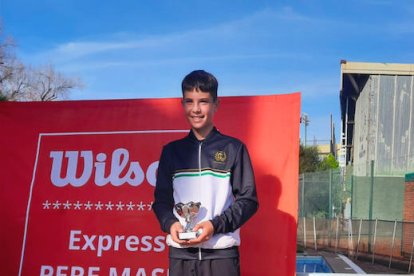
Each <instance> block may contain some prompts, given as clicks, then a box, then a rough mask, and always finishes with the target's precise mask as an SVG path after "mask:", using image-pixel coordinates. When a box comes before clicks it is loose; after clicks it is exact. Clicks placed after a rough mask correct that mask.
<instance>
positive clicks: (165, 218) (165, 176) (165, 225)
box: [152, 146, 178, 233]
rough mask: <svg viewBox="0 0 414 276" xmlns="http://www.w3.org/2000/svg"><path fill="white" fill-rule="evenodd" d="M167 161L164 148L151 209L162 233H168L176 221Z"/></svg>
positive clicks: (166, 153)
mask: <svg viewBox="0 0 414 276" xmlns="http://www.w3.org/2000/svg"><path fill="white" fill-rule="evenodd" d="M170 166H171V163H170V160H169V154H168V147H167V146H165V147H164V148H163V150H162V153H161V158H160V161H159V164H158V172H157V182H156V185H155V191H154V203H153V205H152V209H153V210H154V212H155V215H156V216H157V219H158V221H159V223H160V226H161V229H162V231H164V232H166V233H169V232H170V228H171V225H172V224H173V223H174V222H176V221H178V219H177V218H176V217H175V216H174V214H173V208H174V197H173V184H172V170H171V169H170Z"/></svg>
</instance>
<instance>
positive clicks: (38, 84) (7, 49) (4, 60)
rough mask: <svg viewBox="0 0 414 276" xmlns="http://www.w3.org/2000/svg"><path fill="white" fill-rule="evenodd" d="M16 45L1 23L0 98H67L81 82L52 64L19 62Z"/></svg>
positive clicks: (13, 99)
mask: <svg viewBox="0 0 414 276" xmlns="http://www.w3.org/2000/svg"><path fill="white" fill-rule="evenodd" d="M14 49H15V44H14V43H13V40H12V39H11V38H10V37H4V35H3V33H2V29H1V26H0V101H5V100H6V101H53V100H58V99H66V98H67V97H68V95H69V92H70V90H72V89H74V88H81V87H82V82H81V81H80V80H79V79H76V78H69V77H66V76H64V75H63V74H61V73H59V72H57V71H56V70H55V69H54V67H53V65H46V66H41V67H38V68H34V67H31V66H26V65H24V64H23V63H22V62H20V61H19V60H18V59H17V58H16V56H15V54H14Z"/></svg>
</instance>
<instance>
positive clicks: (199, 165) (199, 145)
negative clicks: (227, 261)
mask: <svg viewBox="0 0 414 276" xmlns="http://www.w3.org/2000/svg"><path fill="white" fill-rule="evenodd" d="M202 145H203V142H199V144H198V173H199V177H201V146H202ZM198 260H200V261H201V260H202V256H201V247H200V246H199V247H198Z"/></svg>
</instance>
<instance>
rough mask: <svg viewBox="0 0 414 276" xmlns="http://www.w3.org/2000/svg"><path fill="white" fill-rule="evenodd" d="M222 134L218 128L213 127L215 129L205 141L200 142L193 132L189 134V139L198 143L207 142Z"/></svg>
mask: <svg viewBox="0 0 414 276" xmlns="http://www.w3.org/2000/svg"><path fill="white" fill-rule="evenodd" d="M219 133H220V132H219V131H218V130H217V128H216V127H213V129H212V130H211V131H210V133H209V134H208V135H207V137H206V138H204V139H203V140H198V139H197V137H196V136H195V134H194V132H193V130H190V133H189V134H188V137H189V138H190V139H191V140H193V141H196V142H206V141H209V140H211V139H212V138H213V137H214V136H216V135H217V134H219Z"/></svg>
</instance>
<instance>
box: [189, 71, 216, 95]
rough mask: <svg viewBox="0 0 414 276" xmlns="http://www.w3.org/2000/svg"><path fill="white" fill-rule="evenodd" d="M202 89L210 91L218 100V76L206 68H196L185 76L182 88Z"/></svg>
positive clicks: (190, 89)
mask: <svg viewBox="0 0 414 276" xmlns="http://www.w3.org/2000/svg"><path fill="white" fill-rule="evenodd" d="M194 89H195V90H196V91H202V92H208V93H210V95H211V97H212V98H213V101H216V100H217V89H218V82H217V79H216V77H214V76H213V75H212V74H210V73H208V72H206V71H204V70H195V71H193V72H191V73H190V74H188V75H187V76H185V77H184V79H183V81H182V82H181V90H182V92H183V96H184V92H185V91H193V90H194Z"/></svg>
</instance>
